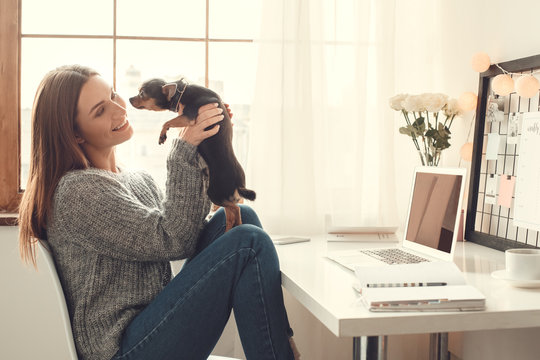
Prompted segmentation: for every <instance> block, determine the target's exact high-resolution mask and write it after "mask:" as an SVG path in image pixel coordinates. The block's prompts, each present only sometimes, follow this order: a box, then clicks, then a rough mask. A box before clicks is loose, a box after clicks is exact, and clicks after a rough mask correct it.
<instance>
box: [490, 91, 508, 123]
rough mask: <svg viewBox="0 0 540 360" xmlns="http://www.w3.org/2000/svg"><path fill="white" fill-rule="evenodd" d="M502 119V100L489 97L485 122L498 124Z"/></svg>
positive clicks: (501, 98)
mask: <svg viewBox="0 0 540 360" xmlns="http://www.w3.org/2000/svg"><path fill="white" fill-rule="evenodd" d="M503 119H504V98H503V97H499V96H490V97H489V100H488V105H487V111H486V121H490V122H499V121H502V120H503Z"/></svg>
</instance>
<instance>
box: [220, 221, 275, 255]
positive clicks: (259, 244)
mask: <svg viewBox="0 0 540 360" xmlns="http://www.w3.org/2000/svg"><path fill="white" fill-rule="evenodd" d="M228 233H230V234H229V235H230V237H231V238H232V239H234V240H233V241H239V242H241V243H242V246H249V247H252V248H254V249H266V248H270V249H272V250H273V251H275V248H274V243H273V242H272V239H271V238H270V236H269V235H268V234H267V233H266V232H265V231H264V230H263V229H261V228H260V227H258V226H256V225H252V224H242V225H239V226H236V227H234V228H232V229H231V230H229V232H228ZM228 233H226V234H228Z"/></svg>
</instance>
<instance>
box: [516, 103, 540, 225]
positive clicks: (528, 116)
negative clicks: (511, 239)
mask: <svg viewBox="0 0 540 360" xmlns="http://www.w3.org/2000/svg"><path fill="white" fill-rule="evenodd" d="M519 147H520V151H519V160H518V167H517V172H516V174H517V180H516V195H515V200H514V225H515V226H521V227H525V228H529V229H533V230H539V231H540V161H539V155H540V112H533V113H525V114H523V123H522V126H521V140H520V144H519Z"/></svg>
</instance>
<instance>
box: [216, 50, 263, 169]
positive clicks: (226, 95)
mask: <svg viewBox="0 0 540 360" xmlns="http://www.w3.org/2000/svg"><path fill="white" fill-rule="evenodd" d="M209 54H210V59H209V66H208V68H209V78H210V84H209V85H210V86H209V87H210V88H212V90H214V91H216V92H217V93H219V94H220V96H221V97H222V99H223V101H224V102H226V103H228V104H229V105H230V106H231V110H232V112H233V113H234V116H233V123H234V128H233V129H234V136H233V145H234V149H235V153H236V157H237V158H238V161H239V162H240V163H241V164H242V165H244V166H245V165H246V164H247V145H248V132H249V111H250V106H251V103H252V101H253V91H254V88H255V72H256V67H257V52H256V47H255V45H254V44H252V43H228V42H225V43H211V44H210V47H209Z"/></svg>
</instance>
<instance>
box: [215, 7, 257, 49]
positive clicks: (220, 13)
mask: <svg viewBox="0 0 540 360" xmlns="http://www.w3.org/2000/svg"><path fill="white" fill-rule="evenodd" d="M209 9H210V11H209V12H210V14H209V15H210V23H209V25H208V30H209V36H210V38H213V39H227V38H229V39H253V38H256V37H257V36H258V34H259V30H260V26H261V25H260V24H261V0H227V1H223V0H210V3H209Z"/></svg>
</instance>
